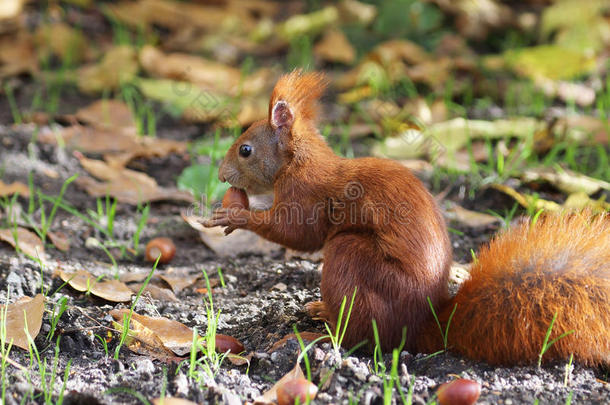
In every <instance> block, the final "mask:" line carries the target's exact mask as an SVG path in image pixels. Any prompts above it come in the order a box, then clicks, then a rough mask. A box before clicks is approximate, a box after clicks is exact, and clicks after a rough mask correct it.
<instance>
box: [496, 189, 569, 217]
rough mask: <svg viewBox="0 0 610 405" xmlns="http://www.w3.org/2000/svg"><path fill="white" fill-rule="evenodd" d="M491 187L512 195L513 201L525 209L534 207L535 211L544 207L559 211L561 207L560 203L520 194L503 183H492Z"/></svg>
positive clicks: (546, 209)
mask: <svg viewBox="0 0 610 405" xmlns="http://www.w3.org/2000/svg"><path fill="white" fill-rule="evenodd" d="M492 187H493V188H495V189H496V190H498V191H501V192H503V193H504V194H508V195H509V196H511V197H513V198H514V199H515V201H517V202H518V203H519V204H521V206H523V207H524V208H526V209H534V210H536V211H537V210H541V209H544V210H545V211H559V210H560V209H561V205H559V204H557V203H556V202H554V201H549V200H544V199H542V198H537V197H536V196H532V195H528V194H522V193H520V192H518V191H517V190H515V189H514V188H512V187H509V186H507V185H505V184H492Z"/></svg>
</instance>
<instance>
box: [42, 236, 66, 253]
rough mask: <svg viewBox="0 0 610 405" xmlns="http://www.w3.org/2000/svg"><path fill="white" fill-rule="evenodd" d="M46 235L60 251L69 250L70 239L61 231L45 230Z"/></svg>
mask: <svg viewBox="0 0 610 405" xmlns="http://www.w3.org/2000/svg"><path fill="white" fill-rule="evenodd" d="M47 237H48V238H49V240H50V241H51V243H52V244H53V245H55V247H56V248H57V249H59V250H61V251H62V252H67V251H68V250H70V239H69V238H68V236H67V235H66V234H65V233H63V232H51V231H49V232H47Z"/></svg>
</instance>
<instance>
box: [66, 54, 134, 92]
mask: <svg viewBox="0 0 610 405" xmlns="http://www.w3.org/2000/svg"><path fill="white" fill-rule="evenodd" d="M137 72H138V61H137V57H136V51H135V50H134V49H133V48H131V47H130V46H127V45H119V46H116V47H114V48H112V49H110V50H108V51H106V53H105V54H104V57H103V58H102V60H101V61H100V62H99V63H97V64H93V65H87V66H84V67H82V68H80V69H79V70H78V74H77V78H76V83H77V85H78V88H79V89H80V90H81V91H83V92H85V93H97V92H101V91H105V90H110V89H118V88H119V87H120V85H121V84H122V83H124V82H128V81H130V80H131V79H133V78H134V77H135V75H136V73H137Z"/></svg>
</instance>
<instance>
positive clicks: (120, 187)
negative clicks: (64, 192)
mask: <svg viewBox="0 0 610 405" xmlns="http://www.w3.org/2000/svg"><path fill="white" fill-rule="evenodd" d="M80 162H81V164H82V165H83V167H84V168H85V169H86V170H87V171H88V172H89V173H91V174H93V175H94V176H96V177H98V178H100V179H102V180H105V181H104V182H98V181H96V180H94V179H92V178H91V177H87V176H81V177H79V178H78V179H77V180H76V184H77V185H78V186H80V187H82V188H84V189H85V190H86V191H87V193H89V195H91V196H93V197H103V196H106V195H109V196H111V197H114V198H116V199H117V200H118V201H120V202H124V203H127V204H133V205H137V204H140V203H143V202H148V201H160V200H174V201H185V202H192V201H193V196H192V194H191V193H189V192H186V191H179V190H176V189H171V188H164V187H160V186H159V185H158V184H157V182H156V180H155V179H153V178H152V177H150V176H148V175H147V174H146V173H142V172H138V171H135V170H130V169H126V168H121V167H119V168H117V167H112V166H110V165H108V164H107V163H105V162H103V161H101V160H95V159H87V158H85V157H84V156H81V157H80Z"/></svg>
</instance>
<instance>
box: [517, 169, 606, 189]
mask: <svg viewBox="0 0 610 405" xmlns="http://www.w3.org/2000/svg"><path fill="white" fill-rule="evenodd" d="M521 178H522V179H523V181H526V182H534V181H546V182H548V183H551V184H553V185H554V186H555V187H557V188H558V189H559V190H561V191H563V192H565V193H568V194H574V193H580V192H582V193H585V194H587V195H591V194H594V193H596V192H597V191H599V190H601V189H603V190H607V191H608V190H610V183H608V182H607V181H603V180H598V179H594V178H592V177H589V176H585V175H584V174H581V173H576V172H574V171H572V170H569V169H561V168H552V167H537V168H529V169H525V170H524V171H523V172H522V173H521Z"/></svg>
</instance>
